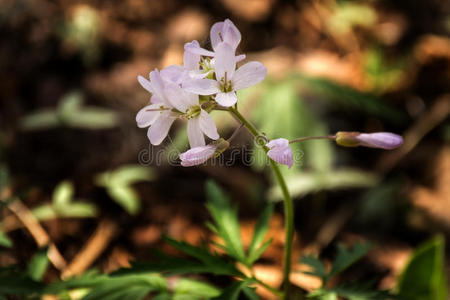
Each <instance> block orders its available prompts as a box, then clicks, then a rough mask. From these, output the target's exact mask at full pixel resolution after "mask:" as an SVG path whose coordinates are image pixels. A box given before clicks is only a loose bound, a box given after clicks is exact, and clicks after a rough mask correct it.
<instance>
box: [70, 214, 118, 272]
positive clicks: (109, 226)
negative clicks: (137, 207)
mask: <svg viewBox="0 0 450 300" xmlns="http://www.w3.org/2000/svg"><path fill="white" fill-rule="evenodd" d="M116 232H117V225H116V223H114V222H112V221H110V220H102V221H101V222H100V223H99V224H98V226H97V229H96V230H95V232H94V233H93V234H92V236H91V237H90V238H89V240H88V241H87V242H86V244H85V245H84V246H83V249H82V250H81V251H80V252H78V254H77V255H76V256H75V258H74V259H73V260H72V262H71V263H70V264H69V265H68V266H67V267H66V268H65V269H64V270H63V272H62V278H63V279H64V278H68V277H71V276H74V275H79V274H82V273H83V272H84V271H85V270H87V269H88V268H89V267H90V266H91V265H92V263H93V262H94V261H95V260H96V259H97V258H98V257H99V256H100V255H101V254H102V252H103V251H104V250H105V249H106V247H107V246H108V244H109V242H110V241H111V240H112V238H113V237H114V235H115V233H116Z"/></svg>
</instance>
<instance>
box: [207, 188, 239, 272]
mask: <svg viewBox="0 0 450 300" xmlns="http://www.w3.org/2000/svg"><path fill="white" fill-rule="evenodd" d="M206 193H207V198H208V203H207V208H208V210H209V211H210V213H211V215H212V217H213V219H214V221H215V223H216V224H215V225H216V226H215V228H216V230H217V233H218V235H219V236H220V237H221V238H222V239H223V240H224V241H225V245H224V247H225V249H226V251H227V254H228V255H230V256H231V257H234V258H235V259H237V260H238V261H240V262H242V263H244V264H246V263H247V261H246V259H245V254H244V247H243V246H242V240H241V233H240V228H239V222H238V216H237V208H236V207H234V208H233V207H231V204H230V199H229V198H228V197H227V196H226V195H225V194H224V193H223V192H222V190H221V189H220V188H219V186H218V185H217V184H216V183H214V182H213V181H208V182H206Z"/></svg>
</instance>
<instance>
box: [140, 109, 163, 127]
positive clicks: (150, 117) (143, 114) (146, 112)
mask: <svg viewBox="0 0 450 300" xmlns="http://www.w3.org/2000/svg"><path fill="white" fill-rule="evenodd" d="M160 106H161V105H160V104H151V105H147V106H145V107H144V108H142V109H141V110H140V111H139V112H138V113H137V115H136V123H137V126H138V127H139V128H144V127H148V126H150V125H152V124H153V123H154V122H155V121H156V119H157V118H158V117H159V116H160V115H161V113H162V111H154V110H155V109H159V108H160Z"/></svg>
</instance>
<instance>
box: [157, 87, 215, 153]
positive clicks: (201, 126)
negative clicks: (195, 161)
mask: <svg viewBox="0 0 450 300" xmlns="http://www.w3.org/2000/svg"><path fill="white" fill-rule="evenodd" d="M165 94H166V96H167V99H168V100H169V102H170V104H171V105H172V106H173V107H174V108H176V109H177V110H178V111H179V112H180V113H181V115H180V117H182V118H185V119H187V134H188V139H189V144H190V146H191V148H194V147H198V146H204V145H205V138H204V136H203V134H205V135H206V136H208V137H209V138H210V139H213V140H217V139H218V138H219V134H218V133H217V128H216V124H215V123H214V121H213V119H212V118H211V116H210V115H209V114H208V113H207V112H206V111H205V110H204V109H202V108H201V106H200V102H199V99H198V95H196V94H193V93H189V92H187V91H185V90H183V89H182V88H180V87H179V86H178V85H176V84H168V85H167V86H166V88H165Z"/></svg>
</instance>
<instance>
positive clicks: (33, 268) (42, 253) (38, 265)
mask: <svg viewBox="0 0 450 300" xmlns="http://www.w3.org/2000/svg"><path fill="white" fill-rule="evenodd" d="M47 252H48V248H47V247H46V248H44V249H41V250H39V251H38V252H37V253H36V254H35V255H34V256H33V257H32V258H31V261H30V263H29V264H28V275H29V276H30V278H31V279H33V280H35V281H40V280H42V277H43V276H44V274H45V271H46V270H47V268H48V265H49V260H48V255H47Z"/></svg>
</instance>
